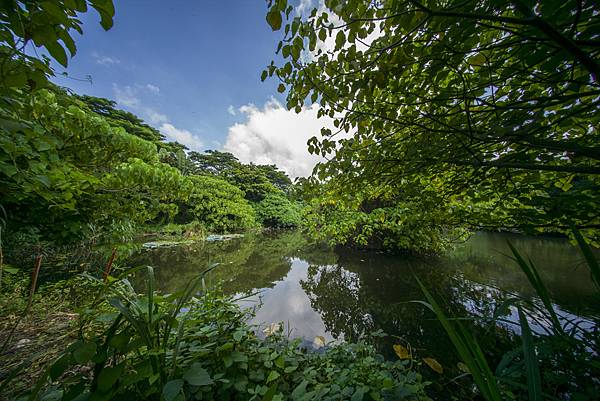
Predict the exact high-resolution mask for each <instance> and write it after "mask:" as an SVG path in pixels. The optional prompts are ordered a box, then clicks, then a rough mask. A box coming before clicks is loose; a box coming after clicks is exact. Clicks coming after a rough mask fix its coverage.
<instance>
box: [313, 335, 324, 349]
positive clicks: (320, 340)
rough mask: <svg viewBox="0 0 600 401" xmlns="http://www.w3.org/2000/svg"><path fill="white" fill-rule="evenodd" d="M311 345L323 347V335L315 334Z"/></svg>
mask: <svg viewBox="0 0 600 401" xmlns="http://www.w3.org/2000/svg"><path fill="white" fill-rule="evenodd" d="M313 345H314V347H315V348H321V347H324V346H325V337H323V336H316V337H315V339H314V340H313Z"/></svg>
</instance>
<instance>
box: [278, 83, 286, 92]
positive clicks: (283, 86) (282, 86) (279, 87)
mask: <svg viewBox="0 0 600 401" xmlns="http://www.w3.org/2000/svg"><path fill="white" fill-rule="evenodd" d="M277 92H279V93H283V92H285V85H284V84H279V86H278V87H277Z"/></svg>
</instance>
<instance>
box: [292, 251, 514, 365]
mask: <svg viewBox="0 0 600 401" xmlns="http://www.w3.org/2000/svg"><path fill="white" fill-rule="evenodd" d="M361 258H363V260H364V261H363V260H361ZM415 276H418V277H419V278H420V279H421V280H422V281H423V282H424V283H426V285H427V287H428V288H429V289H430V290H431V291H432V292H434V293H435V294H437V296H438V297H440V298H443V299H444V300H445V306H446V308H447V309H448V312H449V313H452V314H453V315H455V316H473V315H472V314H471V312H475V311H476V312H477V315H479V314H481V315H486V314H490V315H491V311H493V308H494V305H495V304H496V303H497V302H501V298H502V297H503V295H502V293H501V292H499V291H490V290H489V289H487V288H485V287H482V286H480V285H478V284H475V283H473V282H470V281H468V280H464V279H462V278H461V277H460V276H457V275H455V274H453V272H452V271H448V270H445V269H443V268H441V267H440V266H439V260H437V259H420V258H410V257H396V258H389V257H385V256H380V255H375V254H370V255H368V258H367V257H366V255H364V254H362V255H358V254H353V253H347V252H346V253H344V255H342V256H339V258H338V261H337V263H336V264H329V265H317V264H311V265H310V267H309V270H308V278H307V279H306V280H305V281H303V282H302V283H301V285H302V287H303V289H304V290H305V291H306V293H307V294H308V296H309V299H310V301H311V306H312V307H313V309H315V310H316V311H318V312H319V313H320V315H321V317H322V319H323V321H324V323H325V326H326V328H327V330H328V331H330V332H331V333H333V334H334V336H337V337H342V336H343V338H345V339H349V340H356V339H358V338H360V337H364V336H365V335H368V334H369V333H371V332H374V331H376V330H383V331H384V332H386V333H387V334H389V335H392V336H396V337H399V338H400V339H402V340H404V341H406V342H408V343H410V345H411V346H412V347H414V348H415V349H416V351H417V353H418V354H419V355H420V356H434V357H435V358H438V359H439V360H440V361H443V362H444V363H445V364H449V363H451V362H456V360H455V354H454V351H453V347H452V344H451V343H450V341H449V339H448V337H447V336H446V334H445V332H444V331H443V328H442V327H441V325H440V324H439V323H438V321H437V320H436V319H435V316H434V315H433V313H431V311H429V310H428V309H427V308H425V307H424V306H423V305H421V304H418V303H414V302H412V301H414V300H420V299H422V298H423V295H422V292H421V290H420V288H419V286H418V284H417V282H416V280H415ZM488 316H489V315H488ZM464 323H465V324H466V325H467V326H468V327H469V329H470V330H471V331H472V332H474V333H475V334H476V335H477V336H478V338H480V339H481V341H482V345H483V348H484V349H487V350H489V351H490V354H492V355H491V356H492V357H496V358H497V357H498V356H499V355H500V353H501V352H502V350H504V349H506V347H507V345H508V337H507V334H506V333H504V332H502V330H500V334H502V335H500V336H496V335H493V336H490V335H489V333H488V331H490V330H494V331H495V330H498V329H496V328H495V327H494V326H490V325H487V324H483V323H482V321H465V322H464ZM486 334H487V335H486ZM398 341H399V340H398V339H396V338H393V337H387V338H385V339H383V340H381V342H380V346H381V347H382V351H383V352H384V353H387V354H390V355H391V353H392V347H391V345H392V344H393V343H397V342H398Z"/></svg>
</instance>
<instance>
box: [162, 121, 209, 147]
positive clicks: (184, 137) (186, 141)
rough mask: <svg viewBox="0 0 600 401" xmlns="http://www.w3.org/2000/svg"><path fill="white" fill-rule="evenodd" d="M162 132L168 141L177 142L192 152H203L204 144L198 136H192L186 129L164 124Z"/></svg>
mask: <svg viewBox="0 0 600 401" xmlns="http://www.w3.org/2000/svg"><path fill="white" fill-rule="evenodd" d="M160 132H161V133H162V134H163V135H165V136H166V137H167V138H168V139H170V140H173V141H177V142H179V143H181V144H182V145H185V146H187V147H188V148H190V149H191V150H197V151H202V148H203V147H204V143H203V142H202V140H201V139H200V138H199V137H198V136H197V135H194V134H192V133H191V132H190V131H188V130H186V129H180V128H177V127H175V126H174V125H173V124H170V123H164V124H162V125H161V126H160Z"/></svg>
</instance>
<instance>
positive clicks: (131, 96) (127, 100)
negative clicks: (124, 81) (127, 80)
mask: <svg viewBox="0 0 600 401" xmlns="http://www.w3.org/2000/svg"><path fill="white" fill-rule="evenodd" d="M112 88H113V92H114V93H115V99H116V101H117V103H119V104H120V105H123V106H127V107H131V108H133V109H135V108H137V107H139V106H140V104H141V102H140V99H139V97H138V95H137V91H136V90H135V88H133V87H131V86H129V85H125V86H122V87H121V86H119V85H117V84H114V83H113V86H112Z"/></svg>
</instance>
